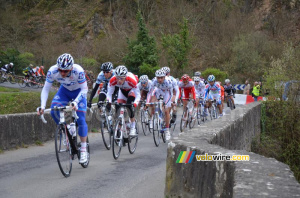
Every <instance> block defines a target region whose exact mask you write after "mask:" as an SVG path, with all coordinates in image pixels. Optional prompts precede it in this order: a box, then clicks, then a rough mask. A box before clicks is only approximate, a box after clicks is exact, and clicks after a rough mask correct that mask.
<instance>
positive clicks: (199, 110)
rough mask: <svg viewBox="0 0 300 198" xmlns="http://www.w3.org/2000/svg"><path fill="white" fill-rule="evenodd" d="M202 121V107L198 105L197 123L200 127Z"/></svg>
mask: <svg viewBox="0 0 300 198" xmlns="http://www.w3.org/2000/svg"><path fill="white" fill-rule="evenodd" d="M201 119H202V116H201V106H199V105H198V107H197V123H198V125H200V124H201Z"/></svg>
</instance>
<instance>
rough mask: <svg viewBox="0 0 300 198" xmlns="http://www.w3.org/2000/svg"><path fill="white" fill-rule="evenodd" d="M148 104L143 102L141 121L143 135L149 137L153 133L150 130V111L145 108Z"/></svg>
mask: <svg viewBox="0 0 300 198" xmlns="http://www.w3.org/2000/svg"><path fill="white" fill-rule="evenodd" d="M145 106H146V102H145V101H142V102H141V107H140V121H141V125H142V129H143V133H144V135H145V136H147V134H148V133H151V130H150V124H149V122H150V119H149V116H150V114H149V110H148V108H145Z"/></svg>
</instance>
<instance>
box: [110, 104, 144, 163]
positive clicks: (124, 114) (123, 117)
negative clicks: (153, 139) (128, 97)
mask: <svg viewBox="0 0 300 198" xmlns="http://www.w3.org/2000/svg"><path fill="white" fill-rule="evenodd" d="M115 104H116V105H118V106H119V109H118V114H117V115H118V118H117V119H116V121H115V125H114V131H113V138H112V144H111V145H112V153H113V157H114V158H115V159H116V160H117V159H118V158H119V157H120V154H121V150H122V147H123V146H126V143H127V144H128V150H129V153H130V154H133V153H134V152H135V150H136V148H137V143H138V139H139V136H138V133H139V130H138V123H137V120H135V122H136V123H135V129H136V133H137V135H136V136H130V135H129V132H130V124H131V123H130V119H129V116H128V110H127V108H132V107H133V104H123V103H115Z"/></svg>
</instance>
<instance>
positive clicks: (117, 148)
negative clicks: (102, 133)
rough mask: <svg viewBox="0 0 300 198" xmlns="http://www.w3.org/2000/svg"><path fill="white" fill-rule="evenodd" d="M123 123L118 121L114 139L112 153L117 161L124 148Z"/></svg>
mask: <svg viewBox="0 0 300 198" xmlns="http://www.w3.org/2000/svg"><path fill="white" fill-rule="evenodd" d="M121 129H122V122H121V120H118V121H117V122H116V125H115V130H114V134H113V139H112V144H111V146H112V153H113V157H114V158H115V159H118V158H119V157H120V154H121V150H122V146H123V137H122V135H121Z"/></svg>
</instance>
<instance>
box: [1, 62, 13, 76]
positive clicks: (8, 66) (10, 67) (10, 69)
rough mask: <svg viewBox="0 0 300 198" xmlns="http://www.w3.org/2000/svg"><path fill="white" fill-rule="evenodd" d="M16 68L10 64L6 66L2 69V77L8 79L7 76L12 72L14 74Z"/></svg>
mask: <svg viewBox="0 0 300 198" xmlns="http://www.w3.org/2000/svg"><path fill="white" fill-rule="evenodd" d="M13 67H14V64H13V63H9V64H5V65H3V66H2V67H1V71H3V73H2V77H3V78H6V74H8V73H9V72H10V71H11V72H12V70H13Z"/></svg>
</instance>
